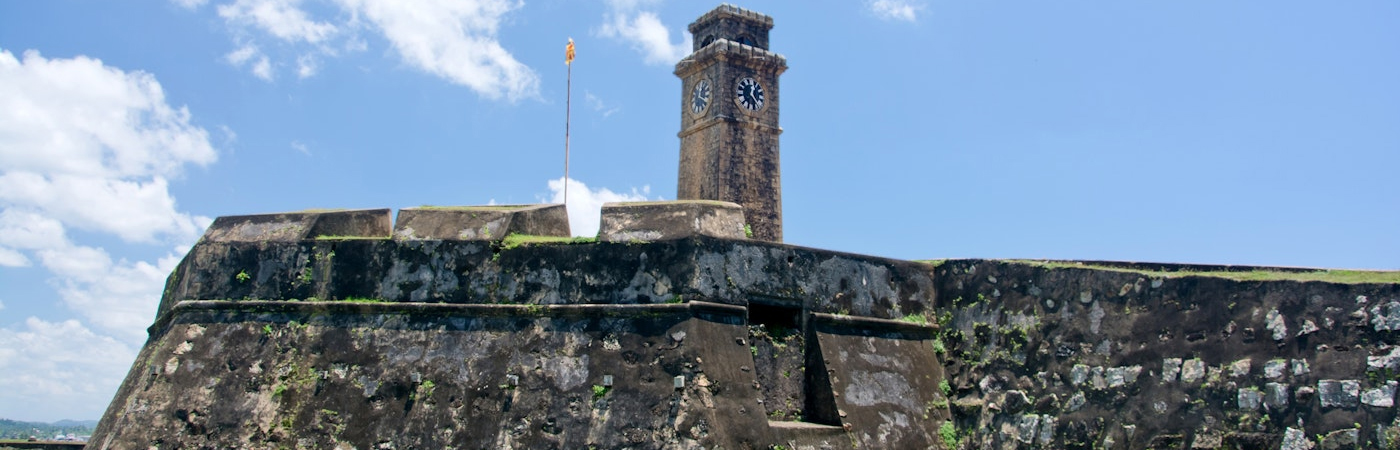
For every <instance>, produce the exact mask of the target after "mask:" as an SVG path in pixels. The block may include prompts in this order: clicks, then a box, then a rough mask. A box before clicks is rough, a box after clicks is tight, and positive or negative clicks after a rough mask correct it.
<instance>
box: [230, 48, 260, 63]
mask: <svg viewBox="0 0 1400 450" xmlns="http://www.w3.org/2000/svg"><path fill="white" fill-rule="evenodd" d="M259 54H260V53H259V52H258V48H257V47H255V46H252V45H244V46H242V47H238V49H237V50H234V51H231V52H228V54H227V55H224V61H228V63H229V64H233V65H235V66H242V65H243V63H245V62H248V60H249V59H253V57H254V56H258V55H259Z"/></svg>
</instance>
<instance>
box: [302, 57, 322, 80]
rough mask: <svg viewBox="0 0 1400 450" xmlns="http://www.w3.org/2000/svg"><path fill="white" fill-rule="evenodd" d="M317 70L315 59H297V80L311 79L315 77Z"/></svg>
mask: <svg viewBox="0 0 1400 450" xmlns="http://www.w3.org/2000/svg"><path fill="white" fill-rule="evenodd" d="M317 69H318V67H317V64H316V58H314V57H312V56H311V55H302V56H301V57H299V58H297V78H311V77H312V76H313V75H316V70H317Z"/></svg>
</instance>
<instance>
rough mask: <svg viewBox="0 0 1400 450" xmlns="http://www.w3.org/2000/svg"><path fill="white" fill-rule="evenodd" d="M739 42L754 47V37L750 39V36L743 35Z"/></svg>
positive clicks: (740, 36)
mask: <svg viewBox="0 0 1400 450" xmlns="http://www.w3.org/2000/svg"><path fill="white" fill-rule="evenodd" d="M737 42H739V43H740V44H744V45H749V46H752V45H754V41H753V38H752V37H749V36H748V35H746V34H741V35H739V39H738V40H737Z"/></svg>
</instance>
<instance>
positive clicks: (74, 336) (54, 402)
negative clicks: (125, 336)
mask: <svg viewBox="0 0 1400 450" xmlns="http://www.w3.org/2000/svg"><path fill="white" fill-rule="evenodd" d="M135 358H136V351H135V347H133V346H130V345H126V344H123V343H121V342H119V341H117V340H115V339H112V338H110V337H106V336H101V335H98V334H96V333H93V332H92V330H89V329H87V328H86V327H84V326H83V325H82V324H81V323H79V322H78V321H76V320H67V321H62V322H46V321H43V320H40V319H37V318H34V317H30V318H29V319H28V320H26V321H25V323H24V325H23V326H22V327H18V328H15V329H10V328H0V386H5V387H6V388H5V389H0V417H10V418H21V417H22V418H25V419H28V420H42V421H55V420H61V419H92V418H97V417H100V416H101V415H102V412H103V411H104V410H105V409H106V407H107V401H108V400H109V399H111V398H112V396H113V394H115V393H116V390H117V387H118V386H119V385H120V384H121V381H122V379H123V378H124V377H125V376H126V372H127V370H128V369H129V368H130V366H131V361H132V360H134V359H135Z"/></svg>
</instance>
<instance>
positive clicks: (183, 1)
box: [171, 0, 209, 9]
mask: <svg viewBox="0 0 1400 450" xmlns="http://www.w3.org/2000/svg"><path fill="white" fill-rule="evenodd" d="M171 1H173V2H175V4H176V5H180V6H181V7H183V8H185V9H197V8H199V7H201V6H204V4H205V3H208V2H209V0H171Z"/></svg>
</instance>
